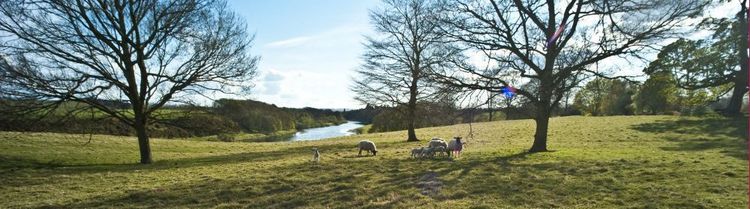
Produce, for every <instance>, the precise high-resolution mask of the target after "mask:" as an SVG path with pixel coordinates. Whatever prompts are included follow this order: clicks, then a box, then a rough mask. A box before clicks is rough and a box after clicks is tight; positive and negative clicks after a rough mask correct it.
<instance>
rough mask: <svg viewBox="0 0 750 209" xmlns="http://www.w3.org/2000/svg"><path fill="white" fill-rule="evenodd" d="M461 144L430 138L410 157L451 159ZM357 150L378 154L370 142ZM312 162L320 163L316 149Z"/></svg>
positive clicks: (360, 143) (456, 140) (458, 139)
mask: <svg viewBox="0 0 750 209" xmlns="http://www.w3.org/2000/svg"><path fill="white" fill-rule="evenodd" d="M463 146H464V144H463V142H461V137H453V139H452V140H451V141H450V142H445V140H443V139H440V138H432V140H430V142H429V143H428V144H427V147H419V148H414V149H412V150H411V157H412V158H415V159H423V158H434V157H435V155H436V154H439V155H443V153H445V155H447V156H448V157H451V154H453V155H454V156H458V155H461V150H462V149H463ZM357 147H358V148H359V153H358V154H357V155H358V156H361V155H362V150H364V151H366V153H365V154H370V153H372V155H373V156H375V155H377V154H378V148H377V147H376V146H375V143H374V142H372V141H370V140H362V141H360V142H359V144H358V145H357ZM312 151H313V158H312V161H313V162H319V161H320V151H319V150H318V148H313V149H312Z"/></svg>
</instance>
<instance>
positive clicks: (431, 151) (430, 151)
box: [421, 147, 435, 158]
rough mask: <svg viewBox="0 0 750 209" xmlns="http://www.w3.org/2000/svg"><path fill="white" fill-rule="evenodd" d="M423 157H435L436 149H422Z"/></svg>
mask: <svg viewBox="0 0 750 209" xmlns="http://www.w3.org/2000/svg"><path fill="white" fill-rule="evenodd" d="M421 155H422V158H426V157H435V149H434V148H431V147H427V148H424V149H422V154H421Z"/></svg>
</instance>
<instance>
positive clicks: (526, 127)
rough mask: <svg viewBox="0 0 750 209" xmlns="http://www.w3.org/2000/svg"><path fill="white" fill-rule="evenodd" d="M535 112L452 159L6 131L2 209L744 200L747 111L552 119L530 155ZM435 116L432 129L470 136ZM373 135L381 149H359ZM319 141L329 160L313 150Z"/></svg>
mask: <svg viewBox="0 0 750 209" xmlns="http://www.w3.org/2000/svg"><path fill="white" fill-rule="evenodd" d="M533 125H534V123H533V121H530V120H520V121H502V122H490V123H480V124H474V126H473V127H474V130H475V132H476V133H475V134H476V137H475V140H470V141H469V142H468V143H469V144H468V145H467V147H466V149H465V153H464V155H463V156H462V157H460V158H458V159H456V160H447V159H436V160H411V159H409V158H408V150H409V149H410V148H412V147H416V146H419V145H422V144H425V142H419V143H406V142H403V141H405V140H404V136H405V133H404V132H389V133H377V134H368V135H358V136H352V137H345V138H339V139H332V140H323V141H313V142H294V143H290V142H280V143H223V142H202V141H184V140H159V139H155V140H153V142H152V146H153V147H152V148H153V151H154V158H155V160H156V163H154V164H152V165H137V164H132V163H135V162H136V161H137V157H138V154H137V145H136V141H135V139H134V138H131V137H112V136H95V137H94V139H93V140H92V141H91V143H90V144H88V145H82V144H83V143H85V142H86V140H85V139H84V137H83V136H82V135H62V134H41V133H34V134H20V133H0V177H2V178H0V200H3V201H0V208H8V207H39V206H52V207H67V208H81V207H96V206H100V207H140V208H154V207H157V208H162V207H189V208H195V207H245V206H250V207H277V208H288V207H293V206H308V207H315V208H317V207H325V206H329V207H342V208H352V207H378V208H380V207H396V208H409V207H436V208H468V207H473V208H491V207H512V206H520V207H555V206H562V207H583V208H611V207H638V208H641V207H669V208H700V207H709V208H742V207H746V205H747V195H746V194H747V158H746V151H745V147H746V145H745V143H744V137H745V136H746V133H745V132H744V130H745V127H746V125H747V124H746V123H745V122H744V120H740V121H729V120H725V119H698V118H678V117H672V116H650V117H649V116H638V117H564V118H553V119H552V123H551V130H550V132H549V134H550V143H549V147H550V148H551V149H554V150H557V151H554V152H548V153H540V154H531V155H529V154H525V153H523V151H524V150H526V149H527V148H528V147H529V146H530V144H531V140H532V135H533V127H534V126H533ZM467 131H468V126H467V125H456V126H447V127H437V128H426V129H420V130H418V131H417V134H418V136H419V137H421V138H422V139H427V138H430V137H432V136H438V137H443V138H448V137H450V136H453V135H465V134H466V133H467ZM361 139H371V140H373V141H375V142H376V143H377V144H378V148H379V150H380V153H379V154H378V156H377V157H356V149H355V144H356V142H357V141H358V140H361ZM312 147H319V148H320V149H321V152H322V155H323V157H322V161H321V163H320V164H318V165H313V164H311V163H310V162H309V160H310V157H311V152H310V148H312Z"/></svg>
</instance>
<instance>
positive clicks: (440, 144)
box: [427, 138, 450, 155]
mask: <svg viewBox="0 0 750 209" xmlns="http://www.w3.org/2000/svg"><path fill="white" fill-rule="evenodd" d="M427 147H429V148H433V149H434V148H436V147H443V150H444V151H443V152H445V153H446V154H448V155H450V153H449V152H448V149H446V148H448V143H445V140H442V139H440V138H432V140H430V143H429V144H427Z"/></svg>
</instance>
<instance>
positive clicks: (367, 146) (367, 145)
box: [357, 140, 378, 156]
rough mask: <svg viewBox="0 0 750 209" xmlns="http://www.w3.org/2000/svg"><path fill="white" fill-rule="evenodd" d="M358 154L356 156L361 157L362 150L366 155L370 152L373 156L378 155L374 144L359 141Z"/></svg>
mask: <svg viewBox="0 0 750 209" xmlns="http://www.w3.org/2000/svg"><path fill="white" fill-rule="evenodd" d="M358 147H359V154H357V156H361V155H362V150H365V151H367V152H368V153H370V152H372V155H373V156H375V155H377V153H378V148H377V147H375V143H373V142H371V141H369V140H362V141H359V145H358Z"/></svg>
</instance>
